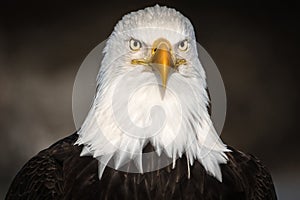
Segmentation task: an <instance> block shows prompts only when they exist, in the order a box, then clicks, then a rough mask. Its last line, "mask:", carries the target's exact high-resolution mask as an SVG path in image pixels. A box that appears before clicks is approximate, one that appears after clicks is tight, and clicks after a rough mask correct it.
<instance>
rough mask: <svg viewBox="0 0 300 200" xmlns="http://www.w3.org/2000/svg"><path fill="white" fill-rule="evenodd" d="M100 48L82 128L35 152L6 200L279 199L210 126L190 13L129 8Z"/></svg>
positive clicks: (253, 164) (248, 160) (264, 173)
mask: <svg viewBox="0 0 300 200" xmlns="http://www.w3.org/2000/svg"><path fill="white" fill-rule="evenodd" d="M103 53H104V58H103V60H102V62H101V67H100V70H99V73H98V76H97V90H96V94H95V96H94V100H93V103H92V105H91V108H90V111H89V113H88V115H87V117H86V119H85V121H84V123H83V125H82V126H81V127H80V128H79V130H78V131H77V132H76V133H74V134H72V135H70V136H68V137H66V138H64V139H62V140H60V141H58V142H56V143H55V144H53V145H51V146H50V147H49V148H47V149H45V150H43V151H41V152H39V153H38V154H37V155H36V156H34V157H33V158H32V159H30V160H29V161H28V162H27V163H26V164H25V165H24V166H23V168H22V169H21V170H20V171H19V173H18V174H17V175H16V177H15V178H14V180H13V182H12V184H11V186H10V188H9V190H8V193H7V196H6V199H7V200H12V199H43V200H44V199H74V200H75V199H93V200H96V199H101V200H102V199H160V200H163V199H276V193H275V189H274V185H273V182H272V178H271V176H270V173H269V172H268V170H267V169H266V167H265V166H264V165H263V164H262V163H261V162H260V161H259V160H258V159H257V158H256V157H254V156H252V155H248V154H245V153H243V152H241V151H239V150H236V149H234V148H233V147H230V146H227V145H225V144H224V143H223V142H222V141H221V139H220V138H219V136H218V134H217V132H216V130H215V128H214V126H213V123H212V121H211V118H210V114H209V111H208V106H209V98H208V94H207V90H206V89H207V85H206V75H205V71H204V69H203V67H202V65H201V62H200V60H199V58H198V55H197V49H196V39H195V34H194V30H193V26H192V24H191V22H190V21H189V20H188V19H187V18H186V17H184V16H183V15H182V14H180V13H179V12H177V11H176V10H174V9H171V8H167V7H161V6H158V5H156V6H154V7H149V8H145V9H143V10H139V11H137V12H132V13H129V14H127V15H125V16H124V17H123V18H122V20H120V21H119V22H118V23H117V25H116V26H115V28H114V31H113V32H112V34H111V35H110V37H109V39H108V41H107V43H106V47H105V49H104V52H103Z"/></svg>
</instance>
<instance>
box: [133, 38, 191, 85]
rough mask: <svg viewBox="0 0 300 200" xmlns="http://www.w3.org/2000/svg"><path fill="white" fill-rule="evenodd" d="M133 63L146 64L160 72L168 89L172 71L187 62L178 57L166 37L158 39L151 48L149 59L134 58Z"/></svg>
mask: <svg viewBox="0 0 300 200" xmlns="http://www.w3.org/2000/svg"><path fill="white" fill-rule="evenodd" d="M131 64H134V65H146V66H150V67H152V69H154V70H157V71H158V72H159V75H160V78H161V82H162V86H163V88H164V89H166V86H167V81H168V77H169V74H170V72H173V71H175V70H176V69H177V67H178V66H179V65H183V64H186V60H185V59H176V57H175V56H174V55H173V52H172V46H171V44H170V42H169V41H168V40H166V39H164V38H159V39H157V40H156V41H155V42H154V43H153V45H152V49H151V57H150V58H149V59H133V60H132V61H131Z"/></svg>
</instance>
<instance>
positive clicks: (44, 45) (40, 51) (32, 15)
mask: <svg viewBox="0 0 300 200" xmlns="http://www.w3.org/2000/svg"><path fill="white" fill-rule="evenodd" d="M242 2H243V3H242ZM242 2H239V1H236V2H234V1H226V3H224V2H223V3H222V1H219V2H218V1H199V2H198V3H197V2H196V1H195V2H189V1H186V0H185V1H155V2H154V1H153V2H152V1H140V0H131V1H127V2H125V1H118V2H117V1H114V0H110V1H109V2H105V3H101V2H100V1H98V2H93V1H89V2H84V1H80V2H78V3H76V2H59V1H57V2H55V1H49V2H47V1H20V0H12V1H8V0H2V1H0V16H1V17H0V23H1V24H0V143H1V144H0V156H1V159H0V199H3V198H4V196H5V193H6V191H7V189H8V187H9V184H10V182H11V181H12V179H13V177H14V176H15V174H16V173H17V172H18V170H19V169H20V168H21V167H22V166H23V165H24V163H25V162H26V161H27V160H28V159H29V158H30V157H32V156H34V155H35V154H36V153H38V152H39V151H40V150H42V149H43V148H46V147H48V146H49V145H50V144H52V143H53V142H55V141H57V140H58V139H60V138H63V137H65V136H68V135H69V134H71V133H73V132H74V131H75V126H74V123H73V117H72V89H73V83H74V79H75V76H76V73H77V70H78V69H79V66H80V64H81V62H82V61H83V59H84V58H85V56H86V55H87V54H88V53H89V52H90V51H91V50H92V49H93V48H94V47H95V46H96V45H98V44H99V43H100V42H102V41H103V40H105V39H106V38H107V37H108V36H109V34H110V33H111V31H112V30H113V27H114V25H115V24H116V23H117V21H118V20H120V19H121V17H122V16H123V15H124V14H126V13H128V12H130V11H133V10H138V9H141V8H144V7H147V6H152V5H155V4H156V3H159V4H160V5H167V6H170V7H174V8H176V9H177V10H178V11H180V12H182V13H183V14H184V15H185V16H187V17H188V18H189V19H190V20H191V21H192V23H193V25H194V28H195V31H196V36H197V40H198V42H199V43H200V44H201V45H202V46H203V47H204V48H205V49H206V50H207V51H208V52H209V53H210V55H211V57H212V58H213V59H214V61H215V62H216V64H217V66H218V68H219V70H220V72H221V75H222V77H223V80H224V84H225V87H226V92H227V98H228V99H227V100H228V108H227V109H228V110H227V118H226V122H225V127H224V130H223V133H222V135H221V137H222V139H223V140H224V141H225V142H226V143H227V144H230V145H231V146H234V147H236V148H238V149H240V150H242V151H244V152H249V153H252V154H254V155H256V156H258V157H259V158H260V159H261V160H262V161H263V162H264V163H265V164H266V165H267V167H268V168H269V169H270V171H271V173H272V176H273V179H274V182H275V186H276V190H277V194H278V196H279V198H280V199H285V200H289V199H300V191H299V185H300V156H299V153H300V145H299V139H300V135H299V128H298V127H297V126H296V123H299V118H298V116H299V106H298V105H297V102H298V100H299V83H298V80H299V67H300V66H299V45H300V43H299V33H300V31H299V20H298V17H299V7H297V6H296V4H293V3H289V2H287V1H284V2H283V1H272V2H268V3H267V2H265V3H262V2H261V1H242Z"/></svg>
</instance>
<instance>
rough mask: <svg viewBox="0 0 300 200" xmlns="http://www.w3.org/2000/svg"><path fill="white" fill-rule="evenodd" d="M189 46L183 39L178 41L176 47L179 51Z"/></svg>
mask: <svg viewBox="0 0 300 200" xmlns="http://www.w3.org/2000/svg"><path fill="white" fill-rule="evenodd" d="M188 47H189V44H188V41H187V40H183V41H181V42H179V45H178V48H179V50H180V51H186V50H187V49H188Z"/></svg>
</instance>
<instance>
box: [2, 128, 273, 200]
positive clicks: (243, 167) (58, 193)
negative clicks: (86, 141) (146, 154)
mask: <svg viewBox="0 0 300 200" xmlns="http://www.w3.org/2000/svg"><path fill="white" fill-rule="evenodd" d="M77 138H78V135H77V134H76V133H74V134H72V135H71V136H69V137H66V138H64V139H62V140H60V141H58V142H57V143H55V144H53V145H52V146H50V147H49V148H48V149H45V150H43V151H41V152H40V153H38V154H37V155H36V156H34V157H33V158H32V159H30V160H29V161H28V162H27V163H26V164H25V165H24V167H23V168H22V169H21V170H20V172H19V173H18V174H17V175H16V177H15V179H14V180H13V182H12V184H11V186H10V188H9V191H8V193H7V196H6V200H16V199H31V200H33V199H37V200H40V199H41V200H42V199H43V200H45V199H74V200H76V199H93V200H97V199H99V200H100V199H101V200H102V199H108V200H110V199H118V200H119V199H143V200H144V199H145V200H146V199H159V200H163V199H231V200H233V199H270V200H271V199H277V198H276V194H275V189H274V185H273V183H272V179H271V176H270V174H269V172H268V171H267V169H266V168H265V167H264V166H263V165H262V163H261V162H260V161H259V160H258V159H257V158H255V157H254V156H251V155H247V154H244V153H242V152H240V151H237V150H235V149H234V148H230V149H231V150H232V152H230V153H227V155H228V157H229V161H228V164H226V165H222V167H221V168H222V175H223V182H222V183H221V182H218V181H217V180H216V179H215V178H214V177H212V176H210V175H208V174H207V173H206V171H205V170H204V168H203V167H202V165H201V164H199V163H198V162H195V164H194V165H193V166H192V167H191V177H190V179H188V174H187V166H186V159H185V158H181V159H178V160H177V161H176V168H175V169H172V166H167V167H165V168H163V169H161V170H158V171H154V172H149V173H145V174H134V173H125V172H120V171H116V170H114V169H111V168H109V167H107V168H106V169H105V171H104V174H103V176H102V178H101V180H99V179H98V163H97V162H98V161H97V160H96V159H93V158H92V157H80V156H79V155H80V152H81V149H82V147H81V146H76V145H74V143H75V141H76V140H77Z"/></svg>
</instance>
